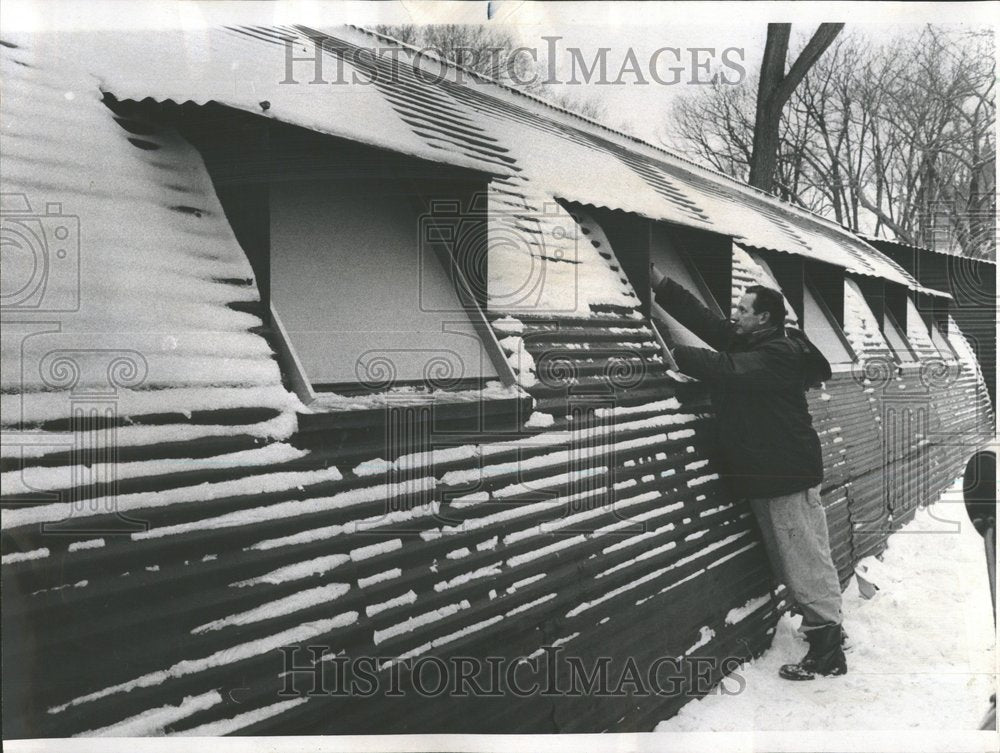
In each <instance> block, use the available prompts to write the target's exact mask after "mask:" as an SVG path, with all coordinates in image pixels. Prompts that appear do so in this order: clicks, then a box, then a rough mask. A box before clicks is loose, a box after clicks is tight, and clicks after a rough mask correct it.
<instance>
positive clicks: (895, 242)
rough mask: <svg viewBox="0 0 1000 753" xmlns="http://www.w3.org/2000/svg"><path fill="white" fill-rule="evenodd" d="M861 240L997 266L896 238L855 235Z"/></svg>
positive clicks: (990, 260)
mask: <svg viewBox="0 0 1000 753" xmlns="http://www.w3.org/2000/svg"><path fill="white" fill-rule="evenodd" d="M855 235H857V236H858V237H859V238H861V239H862V240H863V241H865V242H867V243H872V244H874V243H886V244H890V245H893V246H899V247H900V248H909V249H912V250H914V251H927V252H929V253H932V254H940V255H941V256H953V257H955V258H957V259H968V260H969V261H976V262H982V263H983V264H992V265H993V266H996V263H997V262H996V259H982V258H979V257H977V256H966V255H965V254H960V253H958V252H956V251H945V250H944V249H941V248H929V247H927V246H915V245H914V244H912V243H904V242H903V241H901V240H896V239H894V238H879V237H878V236H877V235H872V234H870V233H855Z"/></svg>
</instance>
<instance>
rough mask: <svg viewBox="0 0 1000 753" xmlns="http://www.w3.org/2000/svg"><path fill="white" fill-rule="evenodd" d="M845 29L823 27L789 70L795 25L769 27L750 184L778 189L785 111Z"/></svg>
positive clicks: (831, 25)
mask: <svg viewBox="0 0 1000 753" xmlns="http://www.w3.org/2000/svg"><path fill="white" fill-rule="evenodd" d="M843 28H844V25H843V24H820V26H819V28H818V29H817V30H816V32H815V33H814V34H813V36H812V38H811V39H810V40H809V42H808V44H806V46H805V49H803V50H802V52H801V53H799V55H798V57H797V58H795V62H794V63H792V66H791V68H789V69H788V71H787V72H786V71H785V59H786V58H787V57H788V40H789V37H790V36H791V33H792V25H791V24H768V25H767V43H766V44H765V46H764V59H763V60H762V61H761V64H760V78H759V80H758V82H757V112H756V117H755V119H754V129H753V148H752V150H751V156H750V179H749V182H750V185H751V186H756V187H757V188H760V189H761V190H763V191H767V192H768V193H770V192H771V190H772V189H773V188H774V169H775V165H776V163H777V155H778V142H779V139H778V131H779V128H780V123H781V112H782V109H783V108H784V107H785V103H786V102H788V99H789V97H791V96H792V92H793V91H795V87H797V86H798V85H799V83H800V82H801V81H802V79H803V78H804V77H805V75H806V73H807V72H808V71H809V69H810V68H812V66H813V65H814V64H815V63H816V61H817V60H818V59H819V57H820V55H822V54H823V52H824V51H825V50H826V48H827V47H829V46H830V44H831V43H832V42H833V40H834V38H836V36H837V35H838V34H839V33H840V30H841V29H843Z"/></svg>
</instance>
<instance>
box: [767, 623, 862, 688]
mask: <svg viewBox="0 0 1000 753" xmlns="http://www.w3.org/2000/svg"><path fill="white" fill-rule="evenodd" d="M842 636H843V630H842V629H841V627H840V625H825V626H824V627H821V628H816V629H814V630H809V631H808V632H807V633H806V640H807V641H808V642H809V650H808V651H807V652H806V655H805V656H804V657H802V661H800V662H799V663H798V664H785V665H784V666H783V667H782V668H781V669H780V670H778V674H779V675H780V676H781V677H782V678H784V679H785V680H812V679H815V677H816V675H830V676H836V675H845V674H847V659H845V658H844V649H843V647H842V646H841V639H842Z"/></svg>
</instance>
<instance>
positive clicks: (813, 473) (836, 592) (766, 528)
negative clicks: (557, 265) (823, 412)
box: [651, 265, 847, 680]
mask: <svg viewBox="0 0 1000 753" xmlns="http://www.w3.org/2000/svg"><path fill="white" fill-rule="evenodd" d="M651 282H652V287H653V294H654V296H655V298H656V302H657V303H658V304H659V305H660V306H662V307H663V308H664V309H665V310H666V311H667V313H669V314H670V315H671V316H673V317H674V318H675V319H677V321H679V322H680V323H681V324H683V325H684V326H685V327H687V328H688V329H689V330H691V331H692V332H694V334H696V335H698V336H699V337H700V338H701V339H702V340H704V341H705V342H706V343H708V344H709V345H710V346H712V347H713V348H715V349H716V350H714V351H713V350H708V349H706V348H695V347H691V346H685V345H677V346H673V344H672V343H668V345H670V346H671V352H672V353H673V357H674V360H675V361H676V362H677V367H678V368H679V369H680V370H681V371H682V372H683V373H685V374H688V375H690V376H693V377H696V378H698V379H701V380H702V381H704V382H705V383H706V384H707V385H708V387H709V390H710V391H711V396H712V406H713V408H714V409H715V414H716V424H717V426H718V429H719V445H720V448H721V452H722V461H723V475H724V477H725V478H726V481H727V483H728V485H729V486H730V488H731V489H732V491H733V494H734V496H735V497H736V498H737V499H739V498H744V497H745V498H747V499H749V501H750V505H751V507H752V509H753V512H754V515H755V517H756V518H757V522H758V523H759V525H760V530H761V536H762V538H763V541H764V545H765V548H766V550H767V553H768V557H769V558H770V560H771V564H772V567H773V568H774V570H775V575H776V576H777V578H778V579H779V580H782V581H784V583H785V584H786V585H787V586H788V589H789V590H790V591H791V594H792V597H793V598H794V599H795V601H796V602H797V604H798V606H799V609H800V610H801V611H802V615H803V618H802V630H803V632H804V633H805V636H806V640H807V641H808V643H809V651H808V653H807V654H806V655H805V657H804V658H803V659H802V661H800V662H799V663H797V664H786V665H784V666H783V667H782V668H781V670H780V673H779V674H780V675H781V677H783V678H785V679H787V680H811V679H813V678H814V677H815V676H816V675H842V674H845V673H846V672H847V662H846V660H845V658H844V652H843V648H842V646H841V641H842V637H843V631H842V628H841V622H842V614H841V597H840V581H839V579H838V577H837V570H836V568H835V567H834V565H833V559H832V557H831V556H830V543H829V538H828V533H827V525H826V515H825V513H824V512H823V505H822V502H821V501H820V496H819V489H820V483H821V482H822V480H823V456H822V450H821V448H820V443H819V437H818V436H817V435H816V431H815V429H813V426H812V416H810V414H809V407H808V404H807V402H806V396H805V393H806V390H807V389H809V388H811V387H815V386H818V385H819V383H820V382H821V381H823V380H825V379H829V378H830V364H829V363H827V360H826V359H825V358H824V357H823V355H822V354H821V353H820V352H819V351H818V350H817V349H816V347H815V346H814V345H813V344H812V343H811V342H809V340H808V338H807V337H806V336H805V335H804V334H803V333H802V332H800V331H799V330H796V329H793V328H791V327H785V300H784V297H783V296H782V295H781V293H780V292H779V291H777V290H773V289H771V288H766V287H763V286H760V285H755V286H752V287H750V288H748V289H747V292H746V294H745V295H744V296H743V298H742V299H741V300H740V302H739V305H738V306H737V308H736V312H735V315H734V317H733V321H732V322H730V321H727V320H726V319H725V318H724V317H721V316H718V315H716V314H715V313H713V312H712V311H711V310H709V309H708V308H707V307H706V306H704V305H703V304H702V303H701V301H699V300H698V299H697V298H695V296H693V295H692V294H691V293H689V292H688V291H687V290H685V289H684V288H683V287H682V286H681V285H678V284H677V283H675V282H674V281H673V280H669V279H667V278H666V277H664V275H663V274H661V273H660V272H659V270H657V269H656V267H655V266H652V265H651Z"/></svg>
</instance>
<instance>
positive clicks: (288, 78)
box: [61, 26, 915, 287]
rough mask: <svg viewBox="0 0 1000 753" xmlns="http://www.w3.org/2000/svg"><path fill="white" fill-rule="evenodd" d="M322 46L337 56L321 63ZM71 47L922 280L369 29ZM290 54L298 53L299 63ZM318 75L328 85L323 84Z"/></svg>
mask: <svg viewBox="0 0 1000 753" xmlns="http://www.w3.org/2000/svg"><path fill="white" fill-rule="evenodd" d="M61 41H62V40H61ZM320 44H321V45H322V46H323V47H324V49H325V51H326V54H325V55H321V56H320V58H319V59H320V61H321V63H320V67H319V68H317V63H316V50H317V47H318V45H320ZM378 45H383V46H396V47H398V50H397V51H396V52H398V54H395V53H394V54H393V55H388V54H382V55H379V54H377V53H378V49H377V46H378ZM63 46H64V47H66V48H67V49H72V54H73V55H74V57H75V59H76V64H77V65H78V66H79V67H80V69H81V70H84V71H86V72H88V73H90V74H92V75H94V76H96V77H97V78H98V80H99V82H100V85H101V88H102V89H103V90H104V91H108V92H111V93H113V94H114V95H115V96H117V97H119V98H120V99H122V98H124V99H136V100H142V99H145V98H147V97H152V98H153V99H155V100H158V101H164V100H171V101H174V102H187V101H191V102H196V103H199V104H203V103H205V102H208V101H216V102H220V103H222V104H225V105H229V106H231V107H236V108H239V109H243V110H246V111H248V112H253V113H256V114H258V115H262V116H265V117H270V118H274V119H277V120H282V121H285V122H289V123H293V124H295V125H299V126H302V127H305V128H309V129H312V130H316V131H319V132H323V133H329V134H332V135H336V136H340V137H343V138H347V139H350V140H354V141H360V142H363V143H366V144H371V145H374V146H378V147H381V148H385V149H391V150H393V151H398V152H403V153H406V154H411V155H414V156H418V157H422V158H425V159H429V160H433V161H437V162H445V163H449V164H453V165H457V166H460V167H465V168H470V169H474V170H477V171H480V172H486V173H489V174H492V175H497V176H502V177H512V176H514V177H516V178H517V179H520V180H522V181H525V182H527V183H530V184H531V185H532V186H533V187H534V188H535V190H537V191H540V192H543V193H546V194H548V195H550V196H557V197H561V198H565V199H569V200H573V201H578V202H581V203H585V204H592V205H595V206H602V207H610V208H614V209H621V210H624V211H628V212H633V213H636V214H641V215H644V216H647V217H651V218H654V219H658V220H666V221H671V222H677V223H680V224H684V225H688V226H691V227H696V228H701V229H704V230H710V231H713V232H717V233H720V234H723V235H731V236H733V237H735V238H737V239H738V240H740V241H741V242H743V243H745V244H747V245H750V246H756V247H760V248H769V249H775V250H779V251H785V252H788V253H794V254H798V255H803V256H807V257H810V258H815V259H819V260H822V261H826V262H828V263H832V264H836V265H839V266H842V267H844V268H845V269H849V270H851V271H853V272H855V273H858V274H865V275H873V276H878V277H883V278H885V279H888V280H892V281H894V282H898V283H900V284H904V285H907V286H909V287H912V286H913V285H914V284H915V283H914V281H913V279H912V278H911V277H910V276H909V275H908V274H907V273H906V272H905V271H903V270H902V269H901V268H900V267H899V266H898V265H896V264H895V263H893V262H892V261H891V260H889V259H888V258H886V257H885V256H884V255H883V254H881V253H880V252H879V251H877V250H876V249H874V248H872V247H871V246H870V245H868V244H867V243H865V242H864V241H863V240H861V239H859V238H858V237H857V236H855V235H854V234H852V233H849V232H847V231H845V230H844V229H843V228H842V227H840V226H839V225H838V224H837V223H835V222H832V221H830V220H827V219H825V218H822V217H820V216H818V215H814V214H812V213H809V212H806V211H804V210H801V209H799V208H797V207H793V206H791V205H788V204H785V203H784V202H781V201H779V200H778V199H776V198H774V197H771V196H768V195H766V194H764V193H762V192H760V191H757V190H756V189H752V188H750V187H749V186H746V185H744V184H742V183H740V182H739V181H736V180H734V179H732V178H729V177H727V176H724V175H722V174H720V173H718V172H716V171H713V170H710V169H706V168H704V167H700V166H697V165H695V164H694V163H692V162H691V161H689V160H686V159H684V158H682V157H679V156H678V155H675V154H673V153H671V152H668V151H666V150H664V149H661V148H658V147H655V146H652V145H650V144H647V143H645V142H642V141H640V140H638V139H635V138H631V137H628V136H626V135H624V134H620V133H618V132H616V131H614V130H612V129H609V128H606V127H604V126H601V125H600V124H597V123H595V122H594V121H590V120H588V119H586V118H582V117H580V116H577V115H574V114H572V113H569V112H567V111H564V110H561V109H559V108H556V107H553V106H551V105H547V104H545V103H544V102H542V101H541V100H538V99H537V98H534V97H531V96H528V95H525V94H522V93H520V92H516V91H513V90H511V89H509V88H508V87H505V86H503V85H501V84H499V83H497V82H494V81H489V80H487V79H485V78H484V77H482V76H478V75H473V74H472V73H471V72H469V71H466V70H465V69H462V68H460V67H458V66H454V65H452V64H450V63H443V62H442V61H439V60H437V59H436V58H434V57H433V56H428V55H426V54H420V53H419V52H418V51H416V50H414V49H412V48H409V47H407V46H405V45H399V44H398V43H396V42H394V41H393V40H390V39H389V38H387V37H380V36H377V35H373V34H370V33H368V32H365V31H362V30H359V29H356V28H352V27H338V28H336V29H334V30H330V31H327V32H319V31H315V30H313V29H309V28H307V27H303V26H283V27H268V28H265V27H252V28H251V27H232V28H209V29H202V30H198V31H191V30H188V31H180V30H174V31H158V32H155V33H152V32H129V33H128V34H120V33H112V32H108V33H103V34H102V33H91V34H87V35H86V38H79V39H66V40H65V42H64V45H63ZM289 46H290V47H289ZM112 49H113V51H114V54H108V53H109V50H112ZM287 49H290V50H291V53H292V55H293V56H294V57H295V58H296V59H295V60H293V61H292V62H291V63H289V62H288V59H287V55H286V51H287ZM359 51H360V52H359ZM363 52H367V53H369V54H362V53H363ZM371 53H374V54H371ZM317 74H318V76H319V79H318V80H321V81H323V82H326V85H323V86H321V85H319V84H311V83H309V82H311V81H314V80H317V79H315V78H314V77H315V76H316V75H317ZM373 123H377V124H378V127H377V128H372V124H373Z"/></svg>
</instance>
